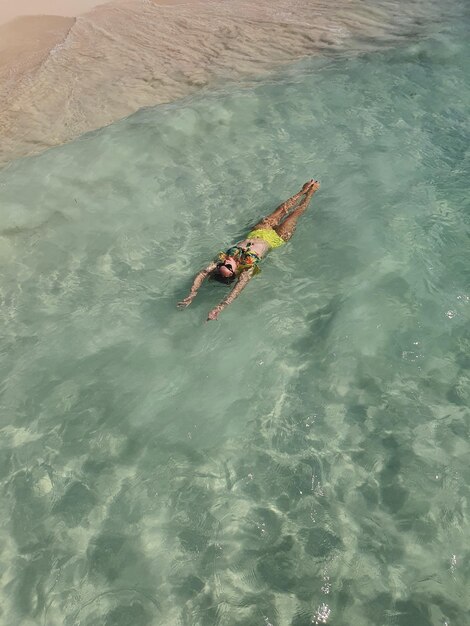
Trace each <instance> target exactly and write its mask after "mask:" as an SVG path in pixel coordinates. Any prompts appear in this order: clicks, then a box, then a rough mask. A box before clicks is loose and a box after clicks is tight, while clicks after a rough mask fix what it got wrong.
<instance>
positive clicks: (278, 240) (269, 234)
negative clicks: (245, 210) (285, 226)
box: [246, 228, 286, 250]
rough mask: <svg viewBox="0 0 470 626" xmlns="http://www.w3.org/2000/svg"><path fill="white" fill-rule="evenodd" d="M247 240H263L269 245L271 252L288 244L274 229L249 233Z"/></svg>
mask: <svg viewBox="0 0 470 626" xmlns="http://www.w3.org/2000/svg"><path fill="white" fill-rule="evenodd" d="M246 238H247V239H262V240H263V241H265V242H266V243H267V244H268V245H269V247H270V248H271V250H272V249H273V248H279V246H282V245H284V244H285V243H286V242H285V241H284V239H283V238H282V237H279V235H278V234H277V232H276V231H275V230H274V229H273V228H258V229H257V230H252V231H250V232H249V233H248V235H247V236H246Z"/></svg>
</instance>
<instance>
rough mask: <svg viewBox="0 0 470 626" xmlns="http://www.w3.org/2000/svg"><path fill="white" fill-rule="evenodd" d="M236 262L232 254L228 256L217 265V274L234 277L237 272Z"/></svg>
mask: <svg viewBox="0 0 470 626" xmlns="http://www.w3.org/2000/svg"><path fill="white" fill-rule="evenodd" d="M237 266H238V264H237V262H236V261H235V259H234V258H233V256H229V257H227V258H226V259H225V261H224V262H223V263H220V265H218V266H217V269H218V271H219V274H220V275H221V276H223V277H224V278H234V276H235V275H236V273H237Z"/></svg>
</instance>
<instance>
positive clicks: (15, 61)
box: [0, 0, 442, 164]
mask: <svg viewBox="0 0 470 626" xmlns="http://www.w3.org/2000/svg"><path fill="white" fill-rule="evenodd" d="M62 5H63V3H59V2H58V1H57V2H54V1H53V0H47V1H46V2H44V4H42V3H34V5H33V3H32V2H30V3H26V2H23V3H20V4H19V5H18V9H17V8H16V5H15V11H16V14H15V13H14V12H13V8H12V7H11V5H10V3H8V4H7V3H4V5H3V9H2V13H1V14H0V15H1V22H3V24H2V23H1V22H0V53H1V54H0V58H1V62H0V106H1V109H0V111H1V112H0V139H1V147H0V164H6V163H7V162H9V161H11V160H12V159H15V158H19V157H21V156H26V155H28V154H35V153H38V152H40V151H42V150H44V149H46V148H48V147H52V146H54V145H59V144H61V143H64V142H67V141H70V140H71V139H73V138H75V137H78V136H80V135H82V134H83V133H86V132H89V131H91V130H95V129H97V128H101V127H103V126H106V125H108V124H110V123H112V122H113V121H115V120H118V119H121V118H123V117H125V116H127V115H130V114H132V113H133V112H135V111H137V110H138V109H140V108H142V107H148V106H154V105H157V104H162V103H168V102H172V101H175V100H177V99H180V98H183V97H185V96H187V95H189V94H191V93H194V92H195V91H197V90H200V89H202V88H207V87H212V86H215V85H217V84H228V83H229V82H230V81H232V82H233V81H239V80H242V79H249V78H250V77H259V76H263V75H267V74H268V73H269V72H272V71H273V70H274V69H276V68H279V67H281V66H283V65H285V64H286V63H289V62H291V61H293V60H296V59H300V58H303V57H305V56H308V55H315V54H325V55H331V54H338V53H343V54H354V53H355V52H356V53H357V52H359V51H360V52H364V51H365V50H368V49H370V50H373V49H377V48H378V47H380V46H383V45H391V44H392V43H393V42H397V41H400V40H402V39H403V38H404V37H407V36H409V37H417V36H420V35H421V34H423V33H425V32H427V31H428V30H429V28H432V26H433V24H434V23H435V22H436V20H437V19H438V18H439V15H440V13H441V12H442V9H441V8H440V7H439V5H438V4H437V3H436V4H433V3H431V10H430V9H429V6H426V8H425V9H424V8H423V6H422V5H421V4H420V3H418V2H410V3H402V4H401V5H400V7H398V5H397V4H396V3H393V2H389V1H388V0H387V1H383V2H381V3H372V2H369V3H364V2H359V0H353V1H352V2H350V1H347V0H341V1H340V2H337V3H335V7H334V9H332V7H331V6H330V3H328V2H326V1H325V0H317V1H316V2H314V3H311V2H307V1H301V2H296V3H294V4H293V3H290V2H287V1H286V0H277V1H276V2H275V3H274V4H273V3H272V2H267V1H266V0H262V1H260V2H257V3H256V4H253V3H247V2H244V1H243V0H231V1H230V2H229V1H228V0H219V1H217V2H193V1H190V2H182V1H176V2H175V1H170V2H155V0H112V1H111V2H108V3H106V4H102V3H97V2H93V1H90V2H86V1H85V0H83V1H79V0H76V1H75V2H73V3H69V4H67V11H64V10H61V7H62ZM7 7H10V8H8V10H7ZM33 7H34V13H35V15H31V16H25V15H24V14H25V13H28V12H31V10H33ZM43 11H44V12H55V13H57V15H55V16H51V15H47V16H45V15H41V13H42V12H43ZM14 15H16V18H15V19H13V20H11V19H10V18H12V17H14ZM7 19H10V21H6V20H7Z"/></svg>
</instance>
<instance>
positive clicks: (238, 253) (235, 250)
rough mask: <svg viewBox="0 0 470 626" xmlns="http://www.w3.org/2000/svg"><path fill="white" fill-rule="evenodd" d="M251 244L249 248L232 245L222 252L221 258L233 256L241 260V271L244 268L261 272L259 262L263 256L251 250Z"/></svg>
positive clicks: (223, 259) (222, 259)
mask: <svg viewBox="0 0 470 626" xmlns="http://www.w3.org/2000/svg"><path fill="white" fill-rule="evenodd" d="M250 245H251V244H248V246H247V248H248V249H247V250H246V249H245V248H242V247H240V246H232V247H231V248H229V249H228V250H227V251H226V252H220V253H219V259H220V260H221V261H225V259H227V258H228V257H229V256H233V257H235V258H237V259H238V260H239V266H238V267H239V273H240V272H243V270H247V269H254V270H255V271H254V273H255V274H256V273H258V272H259V268H258V263H259V262H260V261H261V257H260V256H259V254H257V253H256V252H252V251H251V250H250Z"/></svg>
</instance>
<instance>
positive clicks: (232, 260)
mask: <svg viewBox="0 0 470 626" xmlns="http://www.w3.org/2000/svg"><path fill="white" fill-rule="evenodd" d="M319 188H320V183H319V182H318V181H317V180H313V179H312V180H309V181H308V183H305V185H304V186H303V187H302V189H301V191H299V193H296V194H295V196H292V198H289V200H286V201H285V202H283V203H282V204H281V205H280V206H279V207H278V208H277V209H276V210H275V211H273V212H272V213H271V214H270V215H268V216H266V217H265V218H264V219H262V220H261V222H258V224H256V226H255V227H254V228H253V230H251V231H250V232H249V233H248V235H247V236H246V239H243V240H242V241H239V242H238V243H236V244H235V245H234V246H232V247H231V248H229V249H228V250H227V251H226V252H221V253H220V254H219V258H218V259H217V260H216V261H213V262H212V263H211V264H210V265H208V266H207V267H206V268H205V269H203V270H201V271H200V272H199V274H197V276H196V278H195V279H194V282H193V285H192V287H191V290H190V292H189V295H188V296H187V297H186V298H185V299H184V300H182V301H181V302H179V303H178V306H179V307H180V308H184V307H187V306H189V305H190V304H191V302H192V301H193V300H194V298H195V297H196V295H197V292H198V290H199V287H200V286H201V285H202V283H203V281H204V279H205V278H207V277H208V276H212V277H213V278H215V279H217V280H220V281H221V282H227V283H230V282H232V281H234V280H235V279H236V283H235V286H234V287H233V289H232V290H231V291H230V293H229V294H228V296H226V297H225V298H224V299H223V300H222V302H221V303H220V304H218V305H217V306H216V307H215V308H214V309H212V311H210V313H209V315H208V316H207V319H208V320H216V319H217V317H218V316H219V313H220V312H221V311H223V310H224V309H225V307H227V306H228V305H229V304H231V303H232V302H233V301H234V300H235V298H236V297H237V296H238V295H239V293H240V292H241V291H242V289H244V288H245V286H246V285H247V284H248V281H249V280H250V278H251V277H252V276H254V275H255V274H256V273H258V272H259V268H258V264H259V262H260V261H261V259H262V258H263V257H265V256H266V254H267V253H268V252H269V251H270V250H272V249H273V248H278V247H279V246H282V245H283V244H284V243H285V242H286V241H289V239H290V238H291V237H292V235H293V234H294V231H295V227H296V226H297V220H298V219H299V217H300V216H301V215H302V213H303V212H304V211H305V210H306V208H307V207H308V205H309V203H310V200H311V199H312V196H313V194H314V193H315V192H316V191H317V189H319ZM302 196H303V199H302V201H301V202H300V204H299V205H298V206H296V204H297V202H298V201H299V200H300V199H301V198H302Z"/></svg>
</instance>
